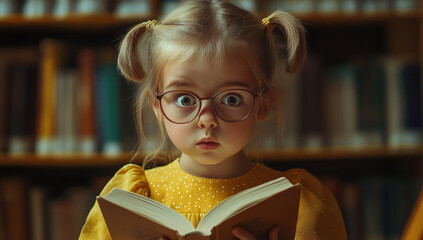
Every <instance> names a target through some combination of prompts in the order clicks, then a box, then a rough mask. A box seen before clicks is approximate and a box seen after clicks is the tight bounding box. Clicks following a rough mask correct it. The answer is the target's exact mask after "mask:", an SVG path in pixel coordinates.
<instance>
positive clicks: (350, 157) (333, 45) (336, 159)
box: [0, 0, 423, 240]
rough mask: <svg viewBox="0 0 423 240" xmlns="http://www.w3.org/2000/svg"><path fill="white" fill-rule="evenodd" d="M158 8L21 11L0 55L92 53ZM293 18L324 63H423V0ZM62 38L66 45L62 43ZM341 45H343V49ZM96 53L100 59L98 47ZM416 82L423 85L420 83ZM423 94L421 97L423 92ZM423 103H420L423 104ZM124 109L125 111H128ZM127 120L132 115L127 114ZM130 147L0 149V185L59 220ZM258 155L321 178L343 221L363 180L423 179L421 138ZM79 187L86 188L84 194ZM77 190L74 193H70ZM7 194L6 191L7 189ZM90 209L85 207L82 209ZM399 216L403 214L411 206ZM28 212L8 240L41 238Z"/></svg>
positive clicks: (0, 30) (3, 23)
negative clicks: (386, 58) (124, 12)
mask: <svg viewBox="0 0 423 240" xmlns="http://www.w3.org/2000/svg"><path fill="white" fill-rule="evenodd" d="M260 2H261V1H260ZM269 2H272V1H271V0H267V1H263V5H265V4H267V3H269ZM260 4H261V3H260ZM260 4H258V8H259V10H258V14H259V15H260V16H266V15H267V12H268V11H267V10H266V9H265V7H263V6H261V5H260ZM160 8H161V1H158V0H152V1H151V11H150V12H149V13H147V14H142V15H138V16H117V15H116V14H114V13H111V12H107V13H100V14H98V13H95V14H89V15H78V14H70V15H69V16H66V17H60V18H58V17H54V16H51V15H43V16H40V17H32V18H28V17H25V16H24V15H23V14H19V13H17V14H13V15H10V16H6V17H0V35H1V36H2V37H0V51H1V49H8V48H10V49H27V48H30V49H32V50H34V49H35V50H34V52H35V53H34V55H35V59H38V57H39V56H38V54H40V43H41V42H42V41H43V40H44V39H58V40H59V42H62V41H64V42H65V45H66V46H68V47H69V48H70V52H77V51H78V50H79V49H82V48H84V49H87V48H88V49H95V51H97V50H98V48H107V49H110V48H111V49H116V46H117V44H118V42H119V39H120V37H122V35H123V34H124V33H125V32H126V31H127V30H128V29H129V28H130V27H131V26H133V25H134V24H136V23H138V22H141V21H144V20H149V19H152V18H157V16H158V13H159V12H160ZM294 14H295V15H296V16H298V17H299V18H300V19H301V20H302V21H303V22H304V23H305V26H306V28H307V31H308V38H309V39H310V43H309V48H310V53H311V54H312V55H318V56H323V61H325V64H328V65H334V64H336V63H337V62H338V61H339V62H346V61H349V59H351V58H354V57H355V56H360V57H371V58H372V57H374V56H376V55H383V54H385V55H407V56H408V55H413V57H415V58H417V60H418V63H419V65H420V66H422V64H421V63H422V62H421V59H422V56H423V41H422V36H423V1H421V0H420V7H419V8H418V9H411V10H407V11H392V10H390V11H380V12H378V11H376V12H362V11H357V12H352V13H345V12H341V11H332V12H327V13H322V12H316V11H311V12H307V13H304V12H303V13H294ZM28 34H29V35H28ZM3 36H5V37H3ZM67 39H68V40H69V41H66V40H67ZM344 42H345V43H346V44H343V43H344ZM355 43H357V44H355ZM99 52H100V54H103V53H102V50H99ZM71 55H72V54H71ZM106 55H107V54H106ZM70 58H71V59H65V60H67V61H68V62H70V63H67V64H68V65H70V66H72V67H75V65H76V63H75V62H76V60H75V59H76V57H75V56H72V57H70ZM28 61H30V62H33V61H34V60H33V59H29V60H28ZM3 63H4V59H3V60H2V55H1V54H0V64H3ZM0 72H1V71H0ZM420 82H421V83H423V82H422V81H421V79H420ZM421 85H423V84H421ZM0 87H1V86H0ZM420 92H421V93H423V87H422V89H421V91H420ZM126 97H127V98H128V99H125V100H124V101H125V102H126V104H127V105H130V101H129V98H130V96H126ZM420 101H421V102H422V103H423V99H421V100H420ZM128 109H129V108H128ZM128 109H127V110H126V111H129V110H128ZM421 110H423V109H421ZM420 112H423V111H420ZM127 118H129V119H130V118H131V117H130V116H129V117H128V116H127ZM130 120H131V119H130ZM131 121H132V120H131ZM0 124H1V121H0ZM0 127H1V126H0ZM0 131H1V129H0ZM420 131H422V129H420ZM0 137H1V132H0ZM131 144H134V141H133V139H130V140H129V143H128V145H131ZM132 147H133V146H132ZM130 150H131V147H128V148H127V149H124V150H123V151H122V152H118V153H113V154H106V153H103V152H102V151H98V150H97V151H94V152H91V153H89V154H83V153H79V152H76V151H75V152H72V151H71V152H69V153H66V154H61V153H47V154H37V153H35V152H34V151H33V150H32V151H29V152H24V153H18V154H14V153H10V152H8V151H4V150H2V151H0V187H1V189H6V188H5V185H6V184H12V185H11V186H16V189H18V190H20V191H21V192H23V191H25V190H28V191H27V192H28V193H27V195H25V196H27V197H28V199H32V198H36V199H37V197H38V198H39V199H43V198H44V203H43V204H45V202H50V201H53V202H55V201H56V200H58V202H57V201H56V203H55V204H53V205H54V206H55V207H54V209H55V210H54V211H55V213H56V214H57V215H60V214H62V215H63V214H64V215H65V212H66V211H65V210H64V209H65V208H66V206H65V204H64V203H63V201H65V200H66V199H68V195H69V192H72V191H77V192H80V193H81V195H83V196H85V197H86V199H85V201H92V199H94V197H93V196H95V195H96V194H97V193H98V191H99V190H100V189H101V186H102V185H104V183H105V182H106V181H107V179H108V178H109V177H110V176H112V174H113V173H114V172H115V171H116V170H117V169H119V168H120V167H121V166H123V165H124V164H126V163H128V162H130V161H131V159H132V157H133V153H131V152H130ZM250 156H251V158H256V156H257V155H256V154H254V153H251V155H250ZM259 156H260V159H262V160H263V161H264V162H265V163H266V164H268V165H269V166H271V167H274V168H276V169H281V170H283V169H289V168H295V167H299V168H305V169H307V170H308V171H310V172H312V173H313V174H316V175H317V176H319V177H322V179H323V182H324V184H327V185H328V186H329V187H330V188H331V190H333V191H334V193H335V195H336V196H337V197H338V198H339V199H340V202H341V203H340V204H341V205H342V206H341V207H342V208H343V211H345V215H346V218H347V217H348V218H354V217H357V216H354V215H351V213H349V212H348V211H349V210H350V209H349V208H348V207H349V206H347V205H348V204H347V203H344V202H343V200H344V198H345V194H347V193H345V192H343V189H344V188H345V189H349V190H351V191H358V190H357V189H361V187H362V185H363V184H365V183H366V182H367V183H368V182H371V183H372V184H373V183H374V182H377V181H379V180H380V179H384V180H386V181H394V182H395V183H396V184H399V183H398V182H401V184H406V185H407V184H408V183H409V182H410V181H412V182H413V184H414V185H417V187H415V188H418V186H419V185H418V184H420V186H421V183H422V179H423V141H421V142H412V143H407V144H393V145H390V144H386V143H376V144H362V145H360V146H349V145H339V146H331V145H327V144H323V145H322V146H318V147H315V146H314V147H313V146H311V147H310V146H308V147H304V146H302V145H301V144H298V145H294V146H292V147H284V148H280V147H277V148H269V147H265V148H263V150H261V152H260V155H259ZM141 159H142V154H141V156H137V157H135V159H134V160H133V161H132V162H134V163H139V162H140V161H141ZM74 176H78V178H79V180H75V179H74ZM403 182H405V183H403ZM416 182H417V183H416ZM390 183H391V182H390ZM401 186H403V185H401ZM80 187H82V188H83V189H82V190H81V189H80ZM75 188H78V189H77V190H75ZM410 188H411V187H410ZM7 189H9V190H10V188H7ZM87 189H88V190H87ZM396 190H398V189H396ZM37 191H41V192H43V191H44V192H49V194H47V195H45V194H41V193H39V192H37ZM87 192H88V193H87ZM28 195H29V196H28ZM50 195H53V196H50ZM413 196H414V195H413ZM413 196H412V197H410V199H407V201H408V202H407V203H403V204H404V205H406V206H412V205H413V204H411V203H410V202H412V201H413ZM46 198H47V200H46ZM64 199H65V200H64ZM87 199H88V200H87ZM414 200H415V199H414ZM20 201H22V199H20ZM80 201H82V200H80ZM16 202H19V201H16ZM4 204H5V203H4V201H3V202H2V200H1V199H0V240H2V239H6V236H5V235H4V232H5V231H3V230H5V229H6V226H8V225H7V224H6V223H5V221H4V216H5V215H8V212H7V211H5V210H4V209H2V207H1V206H4ZM26 204H28V203H26ZM90 204H91V202H90ZM344 205H345V206H344ZM15 207H16V206H15ZM18 207H19V206H18ZM89 207H90V206H88V207H85V208H84V209H85V211H86V209H87V208H89ZM404 211H406V212H407V211H409V209H408V208H407V209H406V210H404ZM29 212H30V210H26V211H24V212H23V213H22V215H21V218H20V219H19V217H17V218H14V219H15V220H14V222H13V223H15V224H17V225H20V226H22V229H26V230H25V231H23V232H24V233H23V234H24V236H22V235H21V236H15V238H10V239H16V240H17V239H35V240H36V239H39V238H36V237H33V236H34V226H32V225H31V224H30V221H29V220H25V219H28V215H31V216H33V215H35V213H32V212H31V213H29ZM2 216H3V220H2ZM45 221H47V220H45ZM346 222H348V221H346ZM403 222H404V221H403ZM401 224H402V223H401ZM75 229H78V227H75ZM43 231H44V232H43ZM43 231H42V232H43V234H44V235H45V236H46V238H45V239H50V238H52V239H59V238H53V237H52V236H50V235H49V234H50V233H48V230H47V229H44V230H43ZM348 231H350V232H352V233H351V234H352V235H351V237H350V239H365V238H360V237H357V236H359V235H354V234H359V233H355V232H354V231H355V230H352V227H351V228H349V229H348ZM360 231H361V232H365V231H370V232H371V231H374V232H376V234H380V229H376V230H375V229H370V230H368V229H361V230H360ZM378 231H379V232H378ZM398 231H399V232H401V229H400V230H397V233H395V234H397V235H398ZM2 234H3V235H2ZM47 235H49V236H47ZM30 236H32V238H31V237H30ZM37 236H40V235H37ZM361 236H363V235H361ZM392 239H396V238H392Z"/></svg>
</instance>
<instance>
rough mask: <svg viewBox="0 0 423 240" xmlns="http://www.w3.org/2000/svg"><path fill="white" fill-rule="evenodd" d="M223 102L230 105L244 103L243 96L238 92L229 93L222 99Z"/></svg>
mask: <svg viewBox="0 0 423 240" xmlns="http://www.w3.org/2000/svg"><path fill="white" fill-rule="evenodd" d="M222 103H223V104H226V105H228V106H238V105H240V104H241V103H242V98H241V97H240V96H239V95H238V94H234V93H232V94H228V95H226V96H225V97H223V99H222Z"/></svg>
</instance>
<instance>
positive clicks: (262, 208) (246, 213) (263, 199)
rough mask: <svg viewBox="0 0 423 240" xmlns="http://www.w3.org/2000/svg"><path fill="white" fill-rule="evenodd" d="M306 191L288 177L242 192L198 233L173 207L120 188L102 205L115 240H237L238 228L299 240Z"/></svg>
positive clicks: (202, 223) (225, 203)
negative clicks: (301, 203)
mask: <svg viewBox="0 0 423 240" xmlns="http://www.w3.org/2000/svg"><path fill="white" fill-rule="evenodd" d="M300 191H301V187H300V185H299V184H296V185H293V184H291V183H290V182H289V180H287V179H286V178H284V177H281V178H278V179H275V180H272V181H269V182H267V183H264V184H261V185H259V186H256V187H253V188H250V189H247V190H244V191H241V192H239V193H237V194H235V195H233V196H231V197H229V198H227V199H225V200H224V201H222V202H221V203H219V204H218V205H217V206H215V207H214V208H213V209H212V210H210V211H209V212H208V213H207V214H206V215H205V216H204V217H203V218H202V220H201V221H200V222H199V224H198V226H197V228H194V227H193V226H192V224H191V223H190V222H189V221H188V220H187V219H186V218H185V217H184V216H182V215H181V214H179V213H178V212H176V211H175V210H173V209H171V208H170V207H167V206H166V205H163V204H162V203H159V202H157V201H155V200H153V199H150V198H147V197H145V196H142V195H139V194H136V193H132V192H128V191H124V190H121V189H119V188H114V189H113V190H112V191H111V192H110V193H108V194H107V195H105V196H103V197H98V198H97V201H98V204H99V206H100V209H101V212H102V214H103V217H104V219H105V221H106V224H107V227H108V229H109V232H110V235H111V237H112V238H114V239H128V240H130V239H140V238H143V239H158V238H160V237H163V236H164V237H167V238H168V239H170V240H176V239H233V238H234V236H233V235H232V233H231V229H232V228H233V227H235V226H241V227H244V228H245V229H247V230H248V231H250V232H251V233H252V234H253V235H255V236H262V237H261V238H260V239H262V238H263V239H264V237H265V236H266V234H267V232H268V231H269V230H270V229H271V228H272V227H273V226H275V225H279V226H280V231H279V239H294V237H295V230H296V225H297V215H298V206H299V197H300Z"/></svg>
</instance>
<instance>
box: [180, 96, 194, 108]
mask: <svg viewBox="0 0 423 240" xmlns="http://www.w3.org/2000/svg"><path fill="white" fill-rule="evenodd" d="M195 104H196V101H195V97H193V96H191V95H186V94H185V95H180V96H178V98H177V99H176V105H178V106H180V107H188V106H192V105H195Z"/></svg>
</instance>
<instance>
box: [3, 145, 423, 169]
mask: <svg viewBox="0 0 423 240" xmlns="http://www.w3.org/2000/svg"><path fill="white" fill-rule="evenodd" d="M133 156H134V154H133V153H123V154H118V155H113V156H108V155H104V154H100V153H97V154H91V155H83V154H68V155H37V154H22V155H13V154H6V153H4V154H0V167H12V166H23V167H32V166H39V167H73V166H76V167H81V166H115V165H122V164H126V163H129V162H135V163H140V162H141V161H140V160H141V158H142V156H138V157H136V158H135V159H134V160H133V161H131V159H132V158H133ZM256 156H257V155H256V154H250V158H252V159H253V158H255V157H256ZM392 157H395V158H409V157H420V158H421V157H423V144H419V145H410V146H398V147H388V146H373V147H357V148H351V147H330V148H329V147H328V148H316V149H310V148H308V149H303V148H298V149H297V148H295V149H275V150H270V149H268V150H263V151H261V152H260V158H261V159H263V160H264V161H268V162H278V161H299V160H301V161H321V160H330V161H342V160H345V159H371V158H392Z"/></svg>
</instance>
